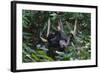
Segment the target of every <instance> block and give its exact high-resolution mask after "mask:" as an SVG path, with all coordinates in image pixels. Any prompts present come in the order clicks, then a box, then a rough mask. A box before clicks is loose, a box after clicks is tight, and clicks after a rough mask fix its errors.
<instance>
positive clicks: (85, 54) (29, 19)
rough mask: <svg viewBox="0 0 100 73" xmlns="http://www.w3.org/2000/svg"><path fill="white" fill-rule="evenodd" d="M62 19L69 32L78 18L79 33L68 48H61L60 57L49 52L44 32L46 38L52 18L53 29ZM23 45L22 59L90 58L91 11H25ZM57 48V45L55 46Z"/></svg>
mask: <svg viewBox="0 0 100 73" xmlns="http://www.w3.org/2000/svg"><path fill="white" fill-rule="evenodd" d="M58 18H60V19H61V21H62V24H63V29H64V33H65V34H66V36H68V33H71V32H72V31H73V29H74V25H75V20H77V28H76V35H75V36H74V38H73V39H71V41H70V44H69V45H68V47H67V48H65V52H59V51H57V52H56V53H57V54H58V55H57V56H56V60H55V59H54V58H51V57H50V56H48V55H47V52H48V50H49V48H48V47H47V43H43V42H42V41H41V39H40V34H41V33H42V36H43V37H45V38H46V33H47V23H48V19H50V20H51V27H50V31H51V32H55V31H56V27H57V20H58ZM22 27H23V31H22V32H23V34H22V36H23V46H22V61H23V62H25V63H28V62H48V61H68V60H87V59H90V58H91V28H90V27H91V14H90V13H77V12H52V11H51V12H50V11H32V10H23V11H22ZM52 49H54V48H52Z"/></svg>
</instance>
